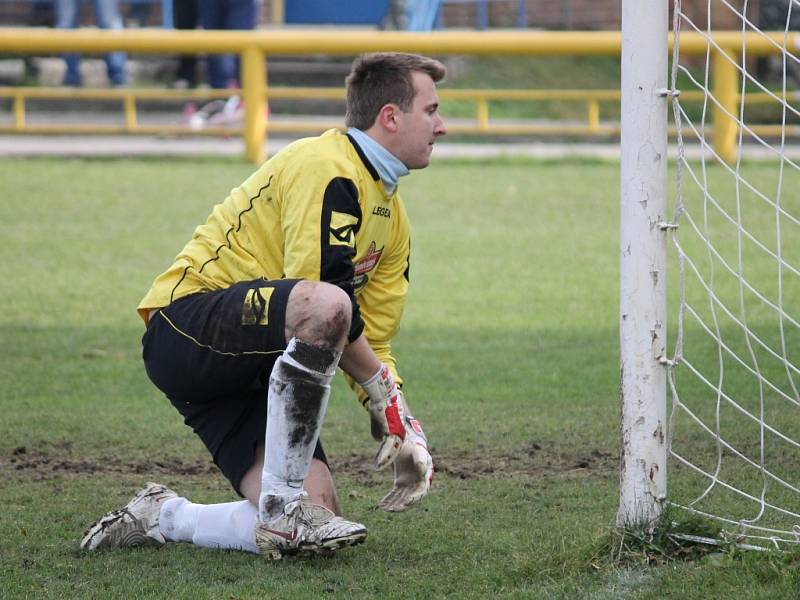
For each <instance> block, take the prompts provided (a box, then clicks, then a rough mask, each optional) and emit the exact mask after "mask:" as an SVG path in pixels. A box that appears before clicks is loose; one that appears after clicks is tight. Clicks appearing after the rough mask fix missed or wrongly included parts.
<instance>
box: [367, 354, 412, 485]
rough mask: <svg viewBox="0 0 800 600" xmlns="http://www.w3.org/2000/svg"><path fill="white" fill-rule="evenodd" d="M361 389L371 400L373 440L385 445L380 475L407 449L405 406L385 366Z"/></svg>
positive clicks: (380, 457)
mask: <svg viewBox="0 0 800 600" xmlns="http://www.w3.org/2000/svg"><path fill="white" fill-rule="evenodd" d="M361 386H362V387H363V388H364V390H365V391H366V392H367V396H368V397H369V405H368V406H367V409H368V410H369V417H370V426H371V430H372V437H373V438H375V439H376V440H378V441H379V442H380V443H381V445H380V447H379V448H378V452H377V453H376V454H375V468H376V469H377V470H379V471H380V470H381V469H385V468H386V467H388V466H389V465H391V464H392V463H393V462H394V461H395V460H396V459H397V456H398V454H399V453H400V450H401V448H402V446H403V440H405V437H406V428H405V427H404V426H403V413H404V409H403V402H402V400H401V398H400V391H399V390H398V389H397V385H396V384H395V382H394V378H393V377H392V374H391V372H390V371H389V368H388V367H387V366H386V365H381V369H380V371H379V372H378V373H377V374H376V375H375V376H373V377H372V378H371V379H369V380H368V381H367V382H365V383H362V384H361Z"/></svg>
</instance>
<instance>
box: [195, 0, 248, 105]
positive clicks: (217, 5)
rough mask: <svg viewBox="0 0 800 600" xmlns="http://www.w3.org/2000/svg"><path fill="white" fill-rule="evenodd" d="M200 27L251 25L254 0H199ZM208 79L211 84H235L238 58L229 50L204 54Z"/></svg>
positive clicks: (244, 27) (236, 82) (224, 27)
mask: <svg viewBox="0 0 800 600" xmlns="http://www.w3.org/2000/svg"><path fill="white" fill-rule="evenodd" d="M198 9H199V12H200V24H201V25H202V26H203V29H255V26H256V7H255V1H254V0H199V3H198ZM208 83H209V84H210V85H211V87H212V88H218V89H221V88H227V87H238V86H239V84H240V83H241V82H240V79H239V60H238V58H237V57H235V56H233V55H231V54H212V55H209V57H208Z"/></svg>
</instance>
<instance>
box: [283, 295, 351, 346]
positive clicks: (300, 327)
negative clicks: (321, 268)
mask: <svg viewBox="0 0 800 600" xmlns="http://www.w3.org/2000/svg"><path fill="white" fill-rule="evenodd" d="M351 315H352V305H351V303H350V298H349V297H348V296H347V294H346V293H345V292H344V291H343V290H342V289H340V288H338V287H336V286H335V285H331V284H329V283H322V282H314V281H301V282H299V283H298V284H297V285H296V286H295V287H294V288H293V289H292V292H291V293H290V294H289V302H288V306H287V308H286V339H287V340H289V339H291V338H293V337H294V338H297V339H299V340H303V341H304V342H305V343H307V344H311V345H314V346H320V347H324V348H333V349H336V350H338V351H341V350H342V349H343V348H344V344H345V342H346V340H347V333H348V331H349V330H350V319H351Z"/></svg>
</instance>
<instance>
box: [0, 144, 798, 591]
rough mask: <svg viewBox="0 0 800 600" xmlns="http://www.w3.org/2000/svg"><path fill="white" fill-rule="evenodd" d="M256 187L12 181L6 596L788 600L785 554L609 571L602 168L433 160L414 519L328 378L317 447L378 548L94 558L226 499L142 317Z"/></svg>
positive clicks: (0, 221) (13, 167)
mask: <svg viewBox="0 0 800 600" xmlns="http://www.w3.org/2000/svg"><path fill="white" fill-rule="evenodd" d="M251 170H252V167H251V166H249V165H247V164H244V163H242V162H240V161H237V160H203V159H196V160H113V161H112V160H55V159H53V160H50V159H35V160H12V159H7V160H4V161H2V162H0V182H2V183H1V184H0V185H1V186H2V190H3V194H2V197H3V201H2V203H0V234H2V237H3V241H4V255H3V256H4V258H5V260H3V261H2V262H0V297H1V298H2V301H3V310H2V311H0V339H1V340H2V358H3V368H2V369H0V390H2V392H1V393H0V415H2V417H0V471H1V472H2V477H0V506H2V510H0V590H2V591H0V597H3V598H6V597H8V598H26V597H36V598H39V597H44V598H75V597H81V598H126V597H131V598H133V597H135V598H162V597H178V598H183V597H186V598H256V597H258V598H286V597H292V598H320V597H332V598H374V597H379V596H380V597H385V598H440V597H452V598H484V597H487V596H490V595H492V596H498V597H504V598H570V599H572V598H598V599H602V598H609V599H611V598H613V599H616V598H642V599H643V598H651V597H658V598H727V597H731V596H732V595H733V594H736V596H737V597H740V598H785V597H792V596H793V594H794V593H795V591H796V589H797V587H798V585H800V575H798V573H799V571H798V570H797V569H796V564H795V562H793V560H794V559H793V558H791V557H789V558H787V557H782V556H776V555H762V554H757V555H756V554H752V553H744V554H742V553H732V554H722V555H712V556H704V557H699V558H694V559H693V560H687V561H677V562H674V561H664V562H659V563H657V564H653V565H648V563H647V561H646V560H640V561H636V560H633V561H627V562H623V563H620V562H617V561H616V560H615V559H614V553H613V551H612V548H611V546H610V545H609V544H608V540H609V539H613V538H611V532H612V524H613V521H614V516H615V511H616V507H617V494H618V476H617V461H616V454H617V444H618V439H617V438H618V424H617V419H618V412H619V411H618V397H617V396H618V381H617V378H618V341H617V339H618V325H617V304H618V256H619V250H618V228H619V225H618V214H619V213H618V196H619V184H618V181H619V179H618V177H619V176H618V165H616V164H611V163H608V164H606V163H602V162H593V161H574V162H569V161H567V162H536V161H523V160H493V161H485V162H479V161H461V162H447V161H439V162H435V163H434V165H432V166H431V167H430V168H429V169H427V170H425V171H421V172H418V173H414V174H413V175H412V176H411V177H409V178H408V179H407V180H404V181H403V183H402V186H403V187H402V192H403V194H404V197H405V198H406V202H407V206H408V210H409V213H410V216H411V219H412V223H413V240H414V241H413V244H414V254H413V259H412V265H411V280H412V288H411V292H410V298H409V303H408V308H407V311H406V315H405V318H404V322H403V328H402V329H401V332H400V334H399V335H398V337H397V339H396V343H395V350H396V355H397V357H398V359H399V361H400V365H401V369H402V372H403V374H404V376H405V379H406V391H407V394H408V397H409V401H410V402H411V404H412V406H413V407H414V410H415V413H416V414H417V416H418V417H419V418H420V419H421V420H422V422H423V423H424V425H425V427H426V431H427V433H428V435H429V437H430V441H431V445H432V451H433V455H434V458H435V459H436V461H437V464H438V467H439V469H438V473H437V476H436V480H435V482H434V487H433V489H432V492H431V494H430V496H429V497H428V498H427V499H426V500H425V501H424V503H423V504H422V505H420V506H419V507H417V508H415V509H413V510H411V511H409V512H408V513H404V514H399V515H390V514H387V513H383V512H381V511H379V510H376V509H375V508H374V505H375V503H376V502H377V501H378V500H379V499H380V498H381V496H382V495H383V494H384V493H385V492H386V491H387V490H388V488H389V486H390V481H389V477H388V475H385V474H375V473H372V472H371V471H370V470H369V468H368V464H369V460H370V458H371V455H372V453H373V452H374V450H375V448H374V442H373V441H372V440H371V438H370V436H369V433H368V423H367V417H366V415H365V414H364V413H363V411H362V409H361V408H360V407H359V406H358V405H357V403H356V402H355V401H354V400H353V398H352V396H351V394H350V392H349V391H348V390H347V389H346V387H345V386H344V385H343V382H342V381H339V380H337V382H336V384H335V388H334V394H333V397H332V399H331V403H330V407H329V412H328V417H327V419H326V423H325V427H324V431H323V438H324V440H325V444H326V448H327V450H328V453H329V456H330V458H331V463H332V466H333V469H334V475H335V477H336V480H337V484H338V487H339V492H340V496H341V499H342V502H343V505H344V509H345V511H346V514H347V515H348V516H349V517H351V518H353V519H355V520H358V521H361V522H364V523H365V524H367V526H368V527H369V528H370V537H369V538H368V540H367V542H366V543H365V544H364V545H363V546H360V547H358V548H354V549H351V550H347V551H343V552H341V553H339V554H337V555H336V556H334V557H332V558H326V559H319V560H298V561H285V562H282V563H279V564H264V563H263V562H262V561H261V560H260V559H259V558H258V557H256V556H251V555H247V554H241V553H234V552H215V551H210V550H203V549H197V548H193V547H191V546H188V545H171V546H167V547H165V548H163V549H160V550H150V549H147V550H138V551H112V552H98V553H84V552H80V551H79V550H78V548H77V544H78V539H79V537H80V535H81V532H82V531H83V528H84V527H85V526H86V525H87V524H88V523H90V522H91V521H92V520H94V519H95V518H96V517H97V516H99V515H100V514H102V513H103V512H105V511H107V510H109V509H112V508H116V507H117V506H118V505H120V504H121V503H124V502H125V501H126V500H127V499H128V497H129V496H130V494H131V493H132V492H133V490H134V489H136V488H137V487H138V486H139V485H141V483H142V482H144V481H146V480H148V479H151V478H152V479H155V480H159V481H163V482H164V483H166V484H168V485H170V486H172V487H174V488H175V489H177V490H178V491H180V492H181V493H183V494H185V495H186V496H188V497H189V498H191V499H193V500H195V501H198V502H225V501H228V500H232V499H233V496H232V494H231V492H230V491H229V489H228V486H227V484H226V482H225V481H224V479H223V478H222V477H221V476H220V475H219V474H218V473H217V472H216V471H215V470H214V469H213V468H212V467H211V466H210V461H209V459H208V457H207V456H206V451H205V450H204V449H203V448H202V446H201V444H200V443H199V441H197V440H196V439H195V438H194V436H193V434H192V433H191V431H189V430H188V428H186V427H185V426H184V425H183V424H182V422H181V419H180V417H179V416H178V415H177V413H176V412H175V411H174V410H173V409H172V408H171V407H170V406H169V404H168V402H166V401H165V400H164V399H163V398H162V397H161V395H160V393H159V392H158V391H157V390H155V388H154V387H153V386H152V385H151V384H150V383H149V382H148V380H147V378H146V376H145V374H144V371H143V368H142V365H141V360H140V357H139V351H140V342H139V340H140V337H141V334H142V324H141V322H140V320H139V318H138V316H137V315H136V313H135V310H134V309H135V306H136V304H137V302H138V300H139V299H140V297H141V296H142V295H143V294H144V293H145V291H146V290H147V288H148V286H149V285H150V282H151V280H152V278H153V277H154V276H155V275H156V274H157V273H159V272H160V271H161V270H163V269H164V268H165V267H166V266H168V264H169V263H170V261H171V260H172V257H173V256H174V255H175V254H176V253H177V251H178V250H179V249H180V247H181V246H182V244H183V243H184V242H185V241H186V239H188V237H189V236H190V235H191V232H192V231H193V228H194V227H195V226H196V225H197V224H198V223H200V222H202V221H203V220H204V219H205V217H206V215H207V214H208V212H209V210H210V207H211V205H212V204H213V203H215V202H217V201H218V200H220V199H221V198H223V197H224V196H225V194H226V193H227V191H228V190H229V189H230V188H231V187H232V186H233V185H236V184H237V183H238V182H239V181H240V180H242V179H243V178H244V177H245V176H246V175H248V174H249V173H250V171H251ZM755 170H756V171H758V169H757V168H755ZM754 176H755V177H762V178H768V173H767V168H766V167H765V168H764V170H763V172H760V171H758V172H756V173H755V175H754Z"/></svg>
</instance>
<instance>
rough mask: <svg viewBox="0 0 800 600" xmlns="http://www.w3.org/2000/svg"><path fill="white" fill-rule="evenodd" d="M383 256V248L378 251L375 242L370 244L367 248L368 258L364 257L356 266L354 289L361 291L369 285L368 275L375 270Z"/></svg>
mask: <svg viewBox="0 0 800 600" xmlns="http://www.w3.org/2000/svg"><path fill="white" fill-rule="evenodd" d="M382 254H383V248H381V249H380V250H378V246H377V244H376V243H375V242H374V241H373V242H370V245H369V248H367V254H366V256H364V258H362V259H361V260H359V261H358V262H356V264H355V265H354V267H355V277H354V278H353V287H354V288H355V289H359V288H361V287H363V286H364V285H365V284H366V283H367V279H368V276H367V274H368V273H369V272H370V271H372V269H374V268H375V265H377V264H378V261H379V260H380V259H381V255H382Z"/></svg>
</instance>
